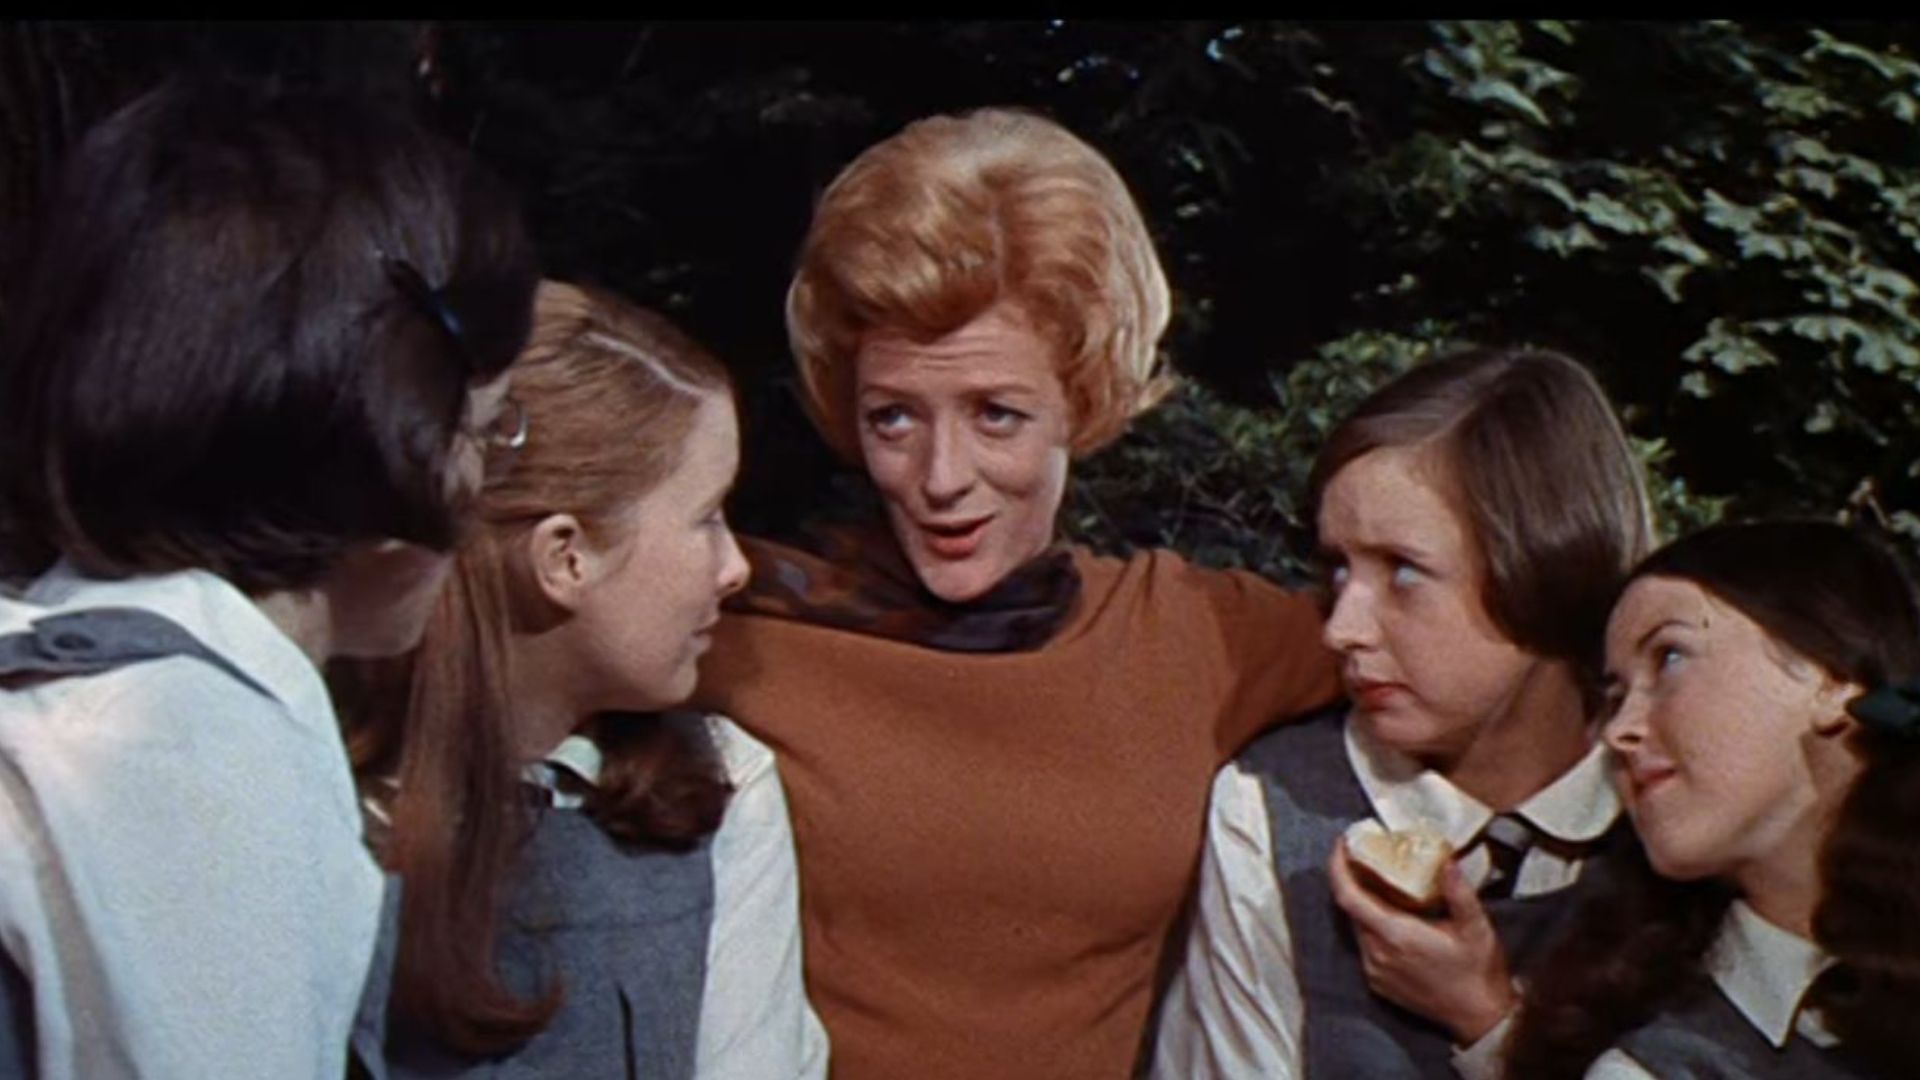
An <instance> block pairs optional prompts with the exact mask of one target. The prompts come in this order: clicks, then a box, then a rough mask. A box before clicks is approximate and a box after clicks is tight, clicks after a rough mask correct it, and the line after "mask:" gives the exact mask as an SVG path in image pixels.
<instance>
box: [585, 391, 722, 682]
mask: <svg viewBox="0 0 1920 1080" xmlns="http://www.w3.org/2000/svg"><path fill="white" fill-rule="evenodd" d="M697 410H698V411H697V412H696V414H695V417H694V422H693V428H692V431H691V433H690V434H689V435H688V437H687V440H686V442H685V444H684V445H683V447H682V448H681V458H680V463H679V465H678V467H676V468H675V469H674V471H673V472H672V473H670V474H668V476H667V477H666V479H664V480H662V481H661V482H660V483H659V484H657V485H655V486H654V488H653V489H652V490H651V491H648V492H647V493H645V494H644V495H642V496H640V498H639V499H638V500H637V501H636V502H635V503H634V504H633V506H632V507H631V508H630V509H629V510H628V511H627V514H626V523H625V527H624V528H621V529H618V530H616V531H615V533H614V539H613V541H612V543H613V544H614V549H613V550H611V551H609V552H607V553H606V555H605V558H604V560H602V561H601V565H602V566H604V570H602V571H601V575H600V577H599V578H598V579H597V580H596V581H594V582H593V583H592V584H591V586H590V587H589V588H588V589H587V590H586V592H585V594H584V601H583V603H582V604H581V606H580V607H579V608H578V609H577V610H576V612H575V616H576V618H577V619H578V620H579V622H580V624H581V629H582V630H583V631H584V634H583V635H582V640H584V641H585V642H587V643H588V645H587V648H589V649H590V650H592V651H593V653H595V655H594V656H592V657H589V658H588V660H589V666H590V667H591V668H592V669H593V670H594V671H595V672H596V673H597V674H598V678H597V681H598V682H599V683H601V684H602V685H603V686H604V688H605V693H606V696H607V697H608V700H606V701H604V702H600V703H598V704H597V707H598V708H602V709H629V710H649V709H660V708H665V707H667V706H670V705H677V704H679V703H680V702H682V701H684V700H686V699H687V697H688V696H689V695H691V694H692V693H693V688H694V683H695V679H696V676H697V674H698V662H699V659H700V656H701V654H702V653H704V652H706V650H707V646H708V644H709V641H710V634H711V631H712V630H713V625H714V623H715V622H716V621H718V620H719V618H720V601H721V600H722V599H723V598H724V597H726V596H727V595H728V594H730V593H733V592H735V591H737V590H739V588H740V587H741V586H743V585H745V584H746V582H747V573H748V569H747V560H746V558H745V556H743V555H742V554H741V553H740V546H739V545H738V544H736V543H735V542H734V538H733V531H732V530H731V529H729V528H728V527H727V519H726V514H725V511H724V509H723V506H722V504H723V503H724V502H725V500H726V497H727V492H728V491H729V490H730V489H731V488H732V487H733V478H734V473H735V471H736V470H737V469H738V467H739V463H740V436H739V428H738V425H737V422H736V420H735V418H734V410H733V402H732V401H731V400H730V399H728V397H727V396H726V395H725V394H718V393H710V394H706V395H703V398H702V400H701V402H700V404H699V405H698V406H697Z"/></svg>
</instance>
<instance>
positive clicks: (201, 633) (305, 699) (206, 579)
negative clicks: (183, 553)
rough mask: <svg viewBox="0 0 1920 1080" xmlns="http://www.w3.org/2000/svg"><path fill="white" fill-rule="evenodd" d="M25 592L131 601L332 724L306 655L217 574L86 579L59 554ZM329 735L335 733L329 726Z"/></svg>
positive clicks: (78, 604)
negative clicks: (57, 559) (53, 564)
mask: <svg viewBox="0 0 1920 1080" xmlns="http://www.w3.org/2000/svg"><path fill="white" fill-rule="evenodd" d="M25 598H26V599H27V600H28V601H29V602H31V603H35V604H40V605H43V606H46V607H50V608H59V609H63V610H80V609H84V608H97V607H135V608H145V609H147V610H149V611H153V612H156V613H158V614H160V615H164V616H166V617H167V618H169V619H171V620H173V621H174V622H176V623H178V624H179V625H180V626H181V627H182V628H183V629H185V630H186V631H187V632H189V633H191V634H192V635H193V636H194V637H195V638H197V639H198V640H199V641H200V643H201V644H202V645H205V646H207V647H208V648H209V649H212V650H213V651H214V652H216V653H219V654H220V655H221V656H222V657H223V658H225V659H226V660H227V661H228V662H229V663H231V664H233V665H234V666H235V667H237V668H239V669H240V670H241V671H244V672H246V674H247V676H248V677H249V678H251V679H253V680H254V681H256V682H258V683H259V684H260V685H261V686H262V687H264V688H265V689H266V690H267V692H268V693H270V694H272V695H273V696H274V697H275V698H278V699H279V700H280V703H281V704H282V705H284V706H286V708H287V709H288V710H289V711H291V712H293V713H294V714H295V715H297V716H307V717H311V716H324V717H325V718H326V722H327V725H328V727H329V728H335V725H336V724H337V721H335V720H334V714H333V705H332V699H331V698H330V697H329V696H328V694H327V687H326V683H325V682H324V681H323V680H322V679H321V676H320V669H319V668H317V667H315V666H314V663H313V660H312V659H311V658H309V657H308V656H307V654H306V653H305V652H303V651H301V649H300V646H299V645H297V644H295V643H294V641H293V639H292V638H290V637H288V636H287V634H286V631H284V630H282V629H280V627H279V626H278V625H276V624H275V623H274V621H273V620H272V619H269V618H267V614H266V612H264V611H261V610H260V605H258V604H256V603H254V602H253V600H252V598H250V597H248V596H247V594H245V593H243V592H241V591H240V590H239V589H237V588H235V587H234V586H233V584H232V583H230V582H228V581H227V580H226V579H225V578H222V577H220V576H219V575H218V574H214V573H211V572H209V571H206V570H198V569H194V570H176V571H173V572H171V573H165V574H149V575H144V576H140V577H130V578H120V579H107V578H92V577H87V576H86V575H84V574H82V573H81V572H80V571H78V570H77V569H75V568H74V567H73V566H72V565H71V564H70V563H68V562H66V561H65V560H61V561H60V562H59V563H57V564H56V565H55V566H54V567H53V568H52V569H50V570H48V571H47V572H46V573H45V574H42V575H41V576H40V578H39V579H38V580H36V581H35V582H34V583H33V584H32V585H31V586H29V587H28V588H27V591H26V594H25ZM331 734H332V736H333V738H335V739H336V740H337V739H338V738H339V734H338V731H337V729H336V730H333V731H332V732H331Z"/></svg>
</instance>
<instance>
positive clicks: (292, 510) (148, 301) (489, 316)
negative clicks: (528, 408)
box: [0, 84, 537, 592]
mask: <svg viewBox="0 0 1920 1080" xmlns="http://www.w3.org/2000/svg"><path fill="white" fill-rule="evenodd" d="M38 233H39V234H38V237H37V242H36V247H35V251H34V254H33V257H32V258H31V259H30V260H29V261H28V262H27V263H26V265H25V266H24V275H23V278H22V281H21V283H20V284H21V290H20V294H19V296H18V302H17V303H16V304H15V305H14V307H13V310H12V312H11V315H12V318H11V320H10V326H9V327H8V330H9V333H8V340H7V342H6V346H5V351H4V365H5V366H4V372H3V373H0V378H3V382H0V439H4V440H5V445H4V448H3V449H4V450H5V457H4V460H5V461H6V462H7V468H8V476H7V497H8V498H7V501H8V504H9V511H10V514H11V515H12V517H13V520H12V522H11V523H10V524H11V527H12V531H14V532H16V533H18V534H20V536H19V537H18V539H20V540H22V541H24V542H26V543H28V544H31V545H34V546H36V547H38V548H39V549H40V551H41V552H43V553H44V554H48V555H51V554H61V555H65V556H66V557H68V558H69V559H72V560H73V561H75V562H76V563H77V564H79V565H80V566H81V567H82V568H83V569H85V570H87V571H88V572H91V573H95V574H99V575H103V576H118V575H125V574H134V573H143V572H158V571H166V570H173V569H181V568H187V567H199V568H204V569H208V570H211V571H213V572H215V573H218V574H221V575H222V576H224V577H226V578H228V579H229V580H231V581H233V582H234V583H235V584H237V585H239V586H240V587H242V588H244V589H247V590H249V591H256V592H257V591H264V590H269V589H275V588H288V587H302V586H306V585H310V584H313V583H314V582H316V581H317V580H319V579H320V578H321V577H322V576H324V574H325V573H326V572H327V570H328V569H329V568H330V567H331V566H332V564H333V562H334V561H335V560H336V559H337V557H338V556H339V554H340V553H341V552H342V551H343V550H344V549H345V547H346V546H348V545H350V544H352V543H354V542H357V541H362V540H370V539H377V538H385V537H393V538H398V539H403V540H410V541H414V542H417V543H421V544H424V545H427V546H430V547H440V548H444V547H447V546H449V545H450V544H451V543H452V541H453V539H454V533H455V516H454V514H453V512H452V511H453V508H452V507H451V506H450V499H451V498H452V495H451V493H450V492H449V490H448V485H447V480H446V468H445V466H446V461H447V458H448V455H449V453H450V450H451V447H452V443H453V440H454V437H455V434H456V432H457V431H458V430H459V425H460V423H461V420H462V416H463V412H464V407H465V402H466V390H467V388H468V386H469V384H470V383H472V382H474V381H478V380H484V379H486V378H488V377H490V376H492V375H493V374H495V373H497V372H499V371H501V370H503V369H504V368H505V367H506V365H507V364H508V363H509V362H510V361H511V359H512V358H513V356H514V354H515V353H516V352H517V350H518V349H519V347H520V344H521V343H522V341H523V340H524V338H525V334H526V328H527V322H528V319H529V315H530V309H531V302H530V301H531V296H532V291H533V286H534V283H535V280H536V276H537V275H536V271H535V268H534V261H533V255H532V250H531V247H530V245H529V243H528V241H527V239H526V236H525V234H524V232H523V231H522V228H521V225H520V222H519V218H518V214H517V211H516V209H515V208H514V206H513V205H512V202H511V200H510V199H509V198H508V197H507V196H506V194H505V192H504V191H503V190H502V189H500V188H499V187H497V186H496V185H495V184H493V183H492V182H491V181H490V180H489V178H488V177H486V176H485V175H483V174H482V173H481V172H480V171H479V170H478V169H477V167H476V166H475V165H474V163H473V162H471V161H470V160H469V158H468V157H467V155H465V154H464V153H463V152H461V151H460V150H458V149H457V148H455V147H453V146H451V145H450V144H447V143H445V142H443V141H441V140H440V139H437V138H434V137H432V136H430V135H428V134H427V133H425V132H424V131H421V130H419V129H417V128H415V127H413V126H412V125H410V124H408V123H407V122H405V121H403V120H400V119H397V118H395V117H393V116H392V115H391V114H390V113H389V112H388V111H385V110H380V109H376V108H374V107H372V106H370V105H368V104H365V103H361V102H358V101H354V100H348V99H343V98H338V97H332V96H327V95H322V94H317V93H301V92H279V91H274V90H271V89H267V88H264V87H260V86H255V85H247V84H220V85H201V86H194V85H187V84H174V85H170V86H167V87H163V88H161V89H160V90H157V91H154V92H152V93H149V94H147V95H146V96H144V97H142V98H140V99H138V100H136V101H135V102H133V103H132V104H131V105H128V106H127V107H125V108H123V109H122V110H120V111H119V112H117V113H115V114H114V115H113V116H111V117H109V118H108V119H106V120H105V121H103V122H102V123H101V124H99V125H98V126H97V127H95V128H94V129H93V130H92V131H91V132H89V133H88V134H87V136H86V137H85V138H84V139H83V140H82V141H81V142H80V144H79V145H78V146H77V147H76V148H75V150H74V152H73V153H72V155H71V156H70V158H69V160H68V161H67V163H66V165H65V167H64V169H63V171H62V173H61V175H60V177H59V179H58V181H57V182H56V184H55V186H54V188H53V190H52V192H51V195H50V198H49V201H48V204H47V206H46V208H45V210H44V212H43V214H42V215H41V217H40V219H39V223H38Z"/></svg>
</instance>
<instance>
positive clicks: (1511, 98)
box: [1466, 78, 1553, 127]
mask: <svg viewBox="0 0 1920 1080" xmlns="http://www.w3.org/2000/svg"><path fill="white" fill-rule="evenodd" d="M1466 96H1467V100H1469V101H1477V102H1487V101H1490V102H1494V103H1496V104H1500V105H1505V106H1506V107H1507V108H1509V109H1511V110H1513V111H1514V112H1516V113H1519V114H1520V115H1521V116H1524V117H1526V118H1527V119H1528V120H1531V121H1533V122H1534V123H1535V124H1538V125H1540V126H1541V127H1552V126H1553V121H1551V120H1549V119H1547V114H1546V113H1545V112H1543V111H1541V109H1540V106H1539V105H1537V104H1535V102H1534V100H1533V99H1532V98H1530V97H1528V96H1527V95H1526V94H1525V93H1524V92H1523V91H1521V89H1520V88H1519V87H1517V86H1515V85H1513V84H1512V83H1510V82H1508V81H1507V80H1505V79H1500V78H1480V79H1475V80H1474V81H1473V82H1472V83H1470V84H1468V86H1467V89H1466Z"/></svg>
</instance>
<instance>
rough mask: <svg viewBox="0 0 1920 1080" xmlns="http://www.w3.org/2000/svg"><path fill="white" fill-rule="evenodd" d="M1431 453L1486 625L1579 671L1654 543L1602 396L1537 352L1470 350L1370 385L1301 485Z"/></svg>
mask: <svg viewBox="0 0 1920 1080" xmlns="http://www.w3.org/2000/svg"><path fill="white" fill-rule="evenodd" d="M1389 447H1393V448H1407V449H1430V450H1431V451H1433V452H1435V453H1436V454H1437V455H1438V463H1439V464H1440V466H1441V471H1440V474H1439V475H1441V476H1443V477H1444V478H1445V481H1446V482H1447V483H1449V484H1450V486H1451V487H1452V489H1453V490H1452V492H1451V494H1452V496H1453V501H1454V506H1455V508H1456V509H1457V510H1458V511H1459V512H1460V514H1461V517H1462V518H1463V519H1464V520H1465V522H1466V523H1467V525H1468V527H1469V528H1470V529H1471V530H1472V533H1473V536H1474V538H1475V541H1476V543H1477V544H1478V546H1479V551H1480V556H1481V558H1482V560H1483V565H1484V569H1485V571H1486V586H1485V593H1484V595H1483V597H1482V600H1483V602H1484V604H1485V606H1486V609H1487V613H1488V614H1489V615H1491V616H1492V617H1493V620H1494V623H1495V625H1497V626H1499V627H1500V629H1501V630H1502V631H1503V632H1504V633H1505V634H1506V635H1507V636H1508V637H1509V638H1510V639H1511V640H1513V641H1514V642H1515V643H1516V644H1519V645H1520V646H1522V647H1523V648H1526V649H1528V650H1530V651H1532V652H1535V653H1538V654H1540V655H1543V656H1550V657H1555V658H1559V659H1565V660H1571V661H1577V662H1581V663H1585V662H1587V661H1589V660H1590V659H1591V658H1592V655H1593V653H1594V651H1595V649H1596V646H1597V643H1598V641H1599V639H1600V634H1601V631H1602V630H1603V629H1604V627H1605V625H1606V617H1607V611H1608V607H1609V605H1610V604H1611V602H1612V599H1613V594H1614V591H1615V589H1616V588H1618V586H1619V582H1620V580H1621V578H1622V576H1623V575H1624V574H1625V573H1626V572H1627V570H1628V569H1629V568H1630V567H1631V566H1632V565H1633V564H1634V562H1635V561H1636V560H1638V559H1639V558H1640V557H1641V556H1642V555H1644V554H1645V553H1646V551H1647V549H1648V547H1649V546H1651V538H1652V525H1651V521H1650V513H1649V510H1648V506H1647V496H1646V485H1645V481H1644V479H1643V478H1642V475H1641V470H1640V466H1639V463H1638V461H1637V460H1636V459H1635V457H1634V454H1633V448H1632V446H1631V445H1630V444H1629V443H1628V442H1627V437H1626V433H1625V432H1624V431H1623V430H1622V429H1621V426H1620V421H1619V419H1618V417H1616V416H1615V415H1614V412H1613V408H1612V406H1611V405H1610V404H1609V403H1608V401H1607V397H1606V394H1605V392H1604V391H1602V390H1601V389H1600V385H1599V384H1598V383H1597V382H1595V381H1594V378H1593V376H1592V375H1591V374H1590V373H1589V372H1588V371H1587V370H1586V368H1584V367H1582V366H1581V365H1580V364H1579V363H1577V362H1575V361H1574V360H1572V359H1569V358H1568V357H1566V356H1563V355H1561V354H1560V353H1556V352H1549V351H1546V350H1541V349H1469V350H1465V351H1461V352H1456V353H1452V354H1449V355H1447V356H1443V357H1440V358H1438V359H1435V360H1432V361H1429V362H1427V363H1424V364H1421V365H1420V366H1418V367H1415V368H1413V369H1412V370H1410V371H1408V372H1407V373H1405V374H1404V375H1401V376H1400V377H1399V378H1397V379H1395V380H1393V381H1392V382H1390V383H1388V384H1387V385H1385V386H1383V387H1381V388H1380V389H1379V390H1376V391H1375V392H1374V393H1373V394H1372V395H1371V396H1370V397H1368V398H1367V399H1366V400H1365V401H1363V402H1362V403H1361V404H1360V406H1359V407H1358V408H1357V409H1355V410H1354V412H1353V413H1352V414H1351V415H1349V416H1348V417H1347V418H1346V419H1345V420H1343V421H1341V422H1340V424H1339V426H1337V427H1336V428H1334V430H1333V432H1332V434H1331V435H1329V436H1328V437H1327V441H1326V444H1325V445H1324V447H1322V449H1321V451H1320V456H1319V457H1318V458H1317V459H1316V460H1315V461H1314V464H1313V470H1312V472H1311V474H1310V475H1309V480H1308V485H1309V491H1310V500H1311V504H1312V506H1313V507H1314V508H1315V510H1316V513H1317V508H1318V506H1319V504H1320V498H1321V495H1322V494H1323V493H1324V492H1325V490H1326V487H1327V484H1328V483H1330V482H1331V481H1332V479H1333V477H1334V474H1336V473H1338V472H1339V471H1340V470H1341V469H1342V468H1344V467H1345V466H1346V465H1347V464H1348V463H1349V462H1352V461H1354V460H1355V459H1356V458H1359V457H1361V456H1362V455H1364V454H1367V453H1369V452H1371V451H1374V450H1379V449H1383V448H1389Z"/></svg>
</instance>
